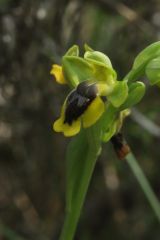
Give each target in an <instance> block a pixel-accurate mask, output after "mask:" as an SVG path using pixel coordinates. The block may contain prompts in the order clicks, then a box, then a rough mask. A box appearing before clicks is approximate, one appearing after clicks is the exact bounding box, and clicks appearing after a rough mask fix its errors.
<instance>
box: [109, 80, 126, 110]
mask: <svg viewBox="0 0 160 240" xmlns="http://www.w3.org/2000/svg"><path fill="white" fill-rule="evenodd" d="M127 96H128V85H127V81H117V82H116V84H115V87H114V89H113V91H112V93H111V94H110V95H108V96H107V98H108V100H109V101H110V102H111V103H112V104H113V106H114V107H119V106H121V105H122V104H123V103H124V101H125V100H126V98H127Z"/></svg>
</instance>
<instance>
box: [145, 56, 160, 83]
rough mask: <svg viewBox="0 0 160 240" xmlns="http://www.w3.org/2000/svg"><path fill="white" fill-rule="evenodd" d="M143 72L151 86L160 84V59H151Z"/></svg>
mask: <svg viewBox="0 0 160 240" xmlns="http://www.w3.org/2000/svg"><path fill="white" fill-rule="evenodd" d="M145 72H146V76H147V78H148V80H149V82H150V84H151V85H155V84H157V83H160V57H157V58H154V59H152V60H151V61H150V62H149V63H148V64H147V66H146V69H145Z"/></svg>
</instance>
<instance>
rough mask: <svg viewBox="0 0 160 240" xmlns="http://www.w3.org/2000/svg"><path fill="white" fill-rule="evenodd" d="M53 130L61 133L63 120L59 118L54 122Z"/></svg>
mask: <svg viewBox="0 0 160 240" xmlns="http://www.w3.org/2000/svg"><path fill="white" fill-rule="evenodd" d="M53 129H54V131H55V132H63V120H62V118H59V119H57V120H56V121H55V122H54V124H53Z"/></svg>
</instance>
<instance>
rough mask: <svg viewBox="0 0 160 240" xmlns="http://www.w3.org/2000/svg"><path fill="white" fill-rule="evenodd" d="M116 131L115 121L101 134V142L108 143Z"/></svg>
mask: <svg viewBox="0 0 160 240" xmlns="http://www.w3.org/2000/svg"><path fill="white" fill-rule="evenodd" d="M116 131H117V120H115V121H113V123H112V124H111V125H110V127H109V128H108V130H107V131H106V132H105V133H104V134H103V136H102V141H103V142H108V141H109V140H110V139H111V137H112V136H113V135H114V134H115V133H116Z"/></svg>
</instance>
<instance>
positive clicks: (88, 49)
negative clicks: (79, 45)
mask: <svg viewBox="0 0 160 240" xmlns="http://www.w3.org/2000/svg"><path fill="white" fill-rule="evenodd" d="M84 50H85V52H87V51H89V52H94V50H93V48H91V47H90V46H89V45H88V44H87V43H85V44H84Z"/></svg>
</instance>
